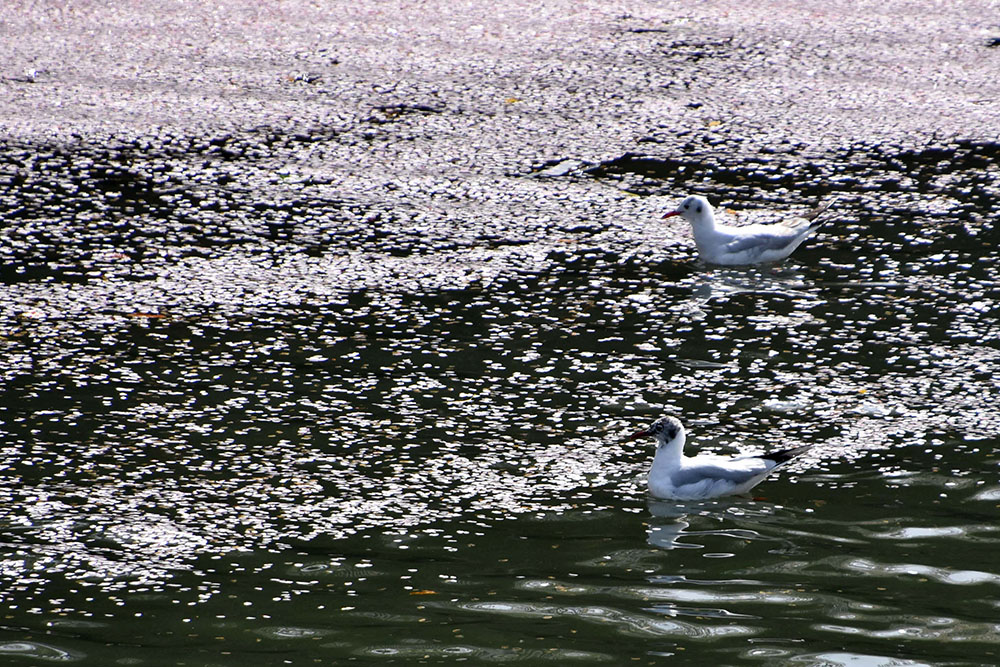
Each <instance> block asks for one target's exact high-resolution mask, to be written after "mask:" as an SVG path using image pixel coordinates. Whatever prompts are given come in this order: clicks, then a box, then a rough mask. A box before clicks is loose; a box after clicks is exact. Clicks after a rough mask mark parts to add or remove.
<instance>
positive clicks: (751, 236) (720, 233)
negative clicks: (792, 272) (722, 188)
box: [663, 195, 837, 266]
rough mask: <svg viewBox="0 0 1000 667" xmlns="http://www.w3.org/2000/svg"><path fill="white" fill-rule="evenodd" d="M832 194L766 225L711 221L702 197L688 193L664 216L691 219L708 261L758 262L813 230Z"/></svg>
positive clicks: (787, 250) (789, 248) (774, 258)
mask: <svg viewBox="0 0 1000 667" xmlns="http://www.w3.org/2000/svg"><path fill="white" fill-rule="evenodd" d="M836 201H837V200H836V198H835V199H833V200H832V201H830V202H829V203H828V204H826V205H824V206H821V207H819V208H817V209H815V210H813V211H811V212H809V213H807V214H805V215H803V216H800V217H791V218H788V219H787V220H782V221H781V222H777V223H774V224H770V225H762V224H754V225H747V226H745V227H733V226H731V225H723V224H719V223H717V222H716V221H715V212H714V211H713V210H712V206H711V204H709V203H708V200H707V199H705V198H704V197H699V196H697V195H691V196H689V197H686V198H685V199H684V201H682V202H681V203H680V206H678V207H677V209H676V210H673V211H671V212H670V213H667V214H666V215H665V216H663V217H664V219H666V218H670V217H673V216H675V215H679V216H681V217H682V218H684V219H685V220H687V221H688V222H689V223H691V231H692V232H693V233H694V242H695V245H697V246H698V255H699V256H700V257H701V259H703V260H704V261H706V262H708V263H709V264H724V265H727V266H734V265H738V264H760V263H763V262H780V261H781V260H783V259H785V258H786V257H788V256H789V255H791V254H792V252H793V251H794V250H795V249H796V248H798V247H799V245H800V244H801V243H802V242H803V241H805V240H806V238H807V237H808V236H809V235H810V234H812V233H813V232H814V231H816V228H817V227H819V226H820V225H821V224H823V223H822V221H817V219H818V218H819V216H820V215H822V214H823V213H824V212H825V211H826V210H827V209H828V208H830V207H831V206H832V205H833V204H834V202H836Z"/></svg>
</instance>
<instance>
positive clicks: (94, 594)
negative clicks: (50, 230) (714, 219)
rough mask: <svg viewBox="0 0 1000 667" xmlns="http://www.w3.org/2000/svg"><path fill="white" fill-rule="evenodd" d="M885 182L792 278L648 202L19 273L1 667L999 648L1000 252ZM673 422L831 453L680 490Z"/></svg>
mask: <svg viewBox="0 0 1000 667" xmlns="http://www.w3.org/2000/svg"><path fill="white" fill-rule="evenodd" d="M871 202H872V199H868V200H864V199H859V200H856V201H854V202H850V201H848V202H846V203H845V205H844V219H843V220H841V221H839V222H838V223H837V226H836V228H835V229H831V230H830V232H829V233H827V234H824V235H821V236H820V237H818V238H817V239H816V240H815V241H813V242H811V243H810V244H809V245H808V246H806V247H803V248H802V249H800V251H799V252H798V253H797V254H796V255H795V257H794V258H793V259H792V260H791V261H789V262H786V263H785V264H784V265H783V266H781V267H777V268H774V267H771V268H759V269H758V268H751V269H745V270H719V269H710V268H706V267H702V266H699V265H698V264H697V263H696V262H695V261H694V258H693V256H692V255H691V254H690V253H689V252H688V251H686V250H684V249H682V248H678V247H677V246H672V247H671V246H663V247H662V248H659V247H658V246H657V245H656V244H655V243H651V242H649V239H645V241H646V243H645V245H642V244H641V241H643V240H644V239H643V236H642V234H641V233H639V232H638V231H636V230H638V229H640V228H641V224H640V223H639V222H634V223H633V227H634V228H635V229H634V230H633V231H629V230H625V229H613V230H611V231H610V232H609V233H608V234H606V235H605V236H604V237H602V236H600V235H597V236H595V237H594V238H593V239H591V240H590V241H588V242H586V243H583V242H581V241H579V240H577V241H575V242H573V243H562V244H560V243H558V242H548V241H546V242H538V243H520V244H512V245H504V246H498V247H492V248H489V247H483V248H479V249H477V248H472V249H468V248H466V249H462V248H459V249H455V250H451V251H448V250H444V251H442V252H440V253H437V254H434V255H422V254H420V253H415V254H410V255H407V254H404V256H396V255H394V254H393V253H378V252H370V253H361V252H357V253H350V254H346V255H339V256H330V255H328V254H324V253H314V254H313V255H308V254H305V255H303V254H294V253H290V254H289V255H288V256H282V255H280V254H275V253H263V254H255V253H254V252H243V251H234V252H220V253H218V254H213V255H210V256H208V257H186V258H183V259H179V260H176V261H175V260H174V259H168V260H164V261H163V262H162V264H155V263H152V262H151V267H147V268H146V269H144V268H143V267H138V266H137V267H136V268H135V270H134V271H133V270H132V269H129V270H127V271H119V272H117V273H115V272H113V271H109V269H108V268H107V267H109V266H112V265H114V264H115V262H117V261H118V258H115V257H105V258H104V259H101V258H100V257H97V258H96V259H95V258H94V257H91V258H90V259H88V260H86V261H80V262H75V263H74V262H70V263H68V264H67V265H66V266H61V265H59V257H61V255H59V256H57V257H56V260H53V261H51V262H50V264H49V269H47V270H45V271H41V270H39V271H37V272H36V273H35V274H32V273H31V272H30V271H29V272H27V273H26V274H24V273H23V274H21V275H20V277H19V275H15V274H10V275H9V276H8V279H7V280H6V281H5V283H4V286H3V289H4V300H5V302H6V304H5V307H4V308H5V312H4V315H3V337H2V340H0V345H2V352H3V356H4V359H5V361H4V368H3V377H2V383H3V384H2V391H3V408H2V413H0V417H2V425H0V436H2V443H0V457H2V458H0V466H2V477H0V599H2V608H3V612H2V614H3V620H2V623H0V661H3V662H5V663H9V664H49V663H53V662H72V663H75V664H94V665H113V664H120V665H164V664H171V665H174V664H176V665H181V664H189V665H285V664H294V665H305V664H344V663H349V662H356V663H359V664H382V663H386V664H416V663H420V662H423V663H430V664H434V663H451V662H458V661H466V662H468V663H471V664H493V663H517V662H522V663H529V664H536V663H537V664H560V665H563V664H660V663H663V662H666V661H667V659H668V657H669V659H670V660H671V661H673V662H680V663H684V664H737V663H748V664H769V665H770V664H789V665H796V664H822V665H887V664H893V665H906V664H996V663H997V662H998V661H1000V658H998V655H997V653H998V649H1000V623H998V620H997V619H998V618H1000V568H998V567H997V564H996V562H997V558H996V547H997V544H998V543H1000V535H998V534H997V530H998V529H997V517H998V503H1000V480H998V463H1000V459H998V457H997V445H998V444H1000V438H998V434H1000V416H998V411H997V407H998V395H1000V390H998V380H997V378H998V377H1000V326H998V318H997V315H998V313H1000V311H998V296H1000V289H998V285H1000V282H998V275H997V274H998V270H1000V269H998V268H997V267H998V266H1000V264H998V259H1000V258H998V254H1000V251H998V250H997V248H998V241H1000V238H998V236H997V234H996V231H995V230H994V229H993V228H992V226H991V223H990V221H989V219H988V218H987V219H984V218H983V217H982V216H984V215H986V214H987V211H985V210H984V211H980V212H979V213H978V214H976V215H973V216H971V217H970V216H968V215H962V216H956V217H949V216H941V215H939V214H938V213H939V212H936V209H934V207H933V206H930V207H922V206H918V205H909V204H905V203H904V204H903V205H900V206H897V207H896V208H894V209H892V210H888V211H887V210H879V209H876V208H874V207H873V205H872V203H871ZM651 208H654V207H651ZM650 220H651V222H650V223H649V224H650V229H654V228H655V225H656V224H658V223H657V222H656V218H655V216H654V215H652V214H651V217H650ZM22 227H23V225H22ZM8 238H10V237H8ZM149 243H151V244H152V243H153V242H149ZM170 244H171V241H170V239H169V238H167V239H166V240H164V241H162V244H160V245H158V246H157V247H159V248H161V249H162V248H166V249H169V247H170ZM11 247H13V246H11ZM65 252H69V251H65ZM314 255H315V256H314ZM88 262H89V263H90V264H88ZM101 262H103V264H101ZM91 264H93V265H94V266H96V268H94V270H93V274H88V266H90V265H91ZM70 265H71V266H70ZM97 265H100V266H97ZM67 266H68V267H69V268H67ZM81 267H82V268H81ZM91 268H93V267H91ZM147 269H148V270H147ZM102 271H103V272H104V273H103V274H102ZM109 275H110V277H109ZM664 412H670V413H674V414H677V415H679V416H681V417H682V418H683V419H684V421H685V422H686V423H687V425H688V428H689V431H690V432H691V438H690V442H692V443H693V445H694V446H701V447H704V448H708V449H712V450H719V451H724V452H736V451H739V452H745V451H750V450H760V449H764V448H771V447H785V446H793V445H798V444H802V443H815V444H816V445H817V447H816V448H815V449H814V450H813V453H812V454H811V455H809V456H808V457H807V459H806V460H804V461H802V462H800V463H798V464H797V465H795V466H793V467H792V468H790V469H788V470H786V471H785V472H783V473H782V474H781V475H779V476H777V477H775V478H774V479H772V480H771V481H769V482H768V483H766V484H765V485H763V486H761V487H759V488H758V489H757V492H758V497H756V498H737V499H733V500H731V501H726V502H716V503H705V504H690V505H676V504H674V503H663V502H656V501H651V500H650V499H648V498H647V497H646V495H645V493H644V487H643V473H644V471H645V469H646V467H647V466H648V463H649V461H650V459H651V455H652V452H651V448H650V447H649V446H646V445H642V444H635V443H627V442H625V441H624V440H623V436H625V435H626V434H627V433H629V432H630V431H632V430H635V429H636V428H638V427H639V426H642V425H645V424H646V423H648V422H649V421H650V420H651V419H653V418H655V417H656V416H659V415H660V414H661V413H664Z"/></svg>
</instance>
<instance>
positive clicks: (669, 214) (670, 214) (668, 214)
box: [663, 211, 681, 220]
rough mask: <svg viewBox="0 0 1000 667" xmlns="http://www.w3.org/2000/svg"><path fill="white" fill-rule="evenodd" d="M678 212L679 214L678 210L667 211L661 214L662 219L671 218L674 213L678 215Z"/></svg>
mask: <svg viewBox="0 0 1000 667" xmlns="http://www.w3.org/2000/svg"><path fill="white" fill-rule="evenodd" d="M680 214H681V212H680V211H671V212H670V213H667V214H666V215H665V216H663V219H664V220H666V219H667V218H672V217H674V216H675V215H680Z"/></svg>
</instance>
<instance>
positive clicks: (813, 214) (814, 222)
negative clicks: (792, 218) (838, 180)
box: [802, 195, 840, 231]
mask: <svg viewBox="0 0 1000 667" xmlns="http://www.w3.org/2000/svg"><path fill="white" fill-rule="evenodd" d="M839 199H840V195H837V196H836V197H834V198H833V199H831V200H830V201H828V202H827V203H825V204H821V205H820V206H817V207H816V208H814V209H813V210H811V211H809V212H808V213H806V214H805V215H803V216H802V217H803V218H805V219H806V220H808V221H809V230H810V231H812V230H814V229H816V228H817V227H819V226H820V225H822V224H823V223H824V222H826V220H820V216H822V215H823V214H824V213H826V212H827V210H828V209H829V208H830V207H831V206H833V205H834V204H836V203H837V201H838V200H839Z"/></svg>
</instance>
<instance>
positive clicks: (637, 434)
mask: <svg viewBox="0 0 1000 667" xmlns="http://www.w3.org/2000/svg"><path fill="white" fill-rule="evenodd" d="M647 435H649V429H648V428H644V429H642V430H641V431H636V432H635V433H633V434H632V435H630V436H629V437H628V438H626V440H638V439H639V438H643V437H645V436H647Z"/></svg>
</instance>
